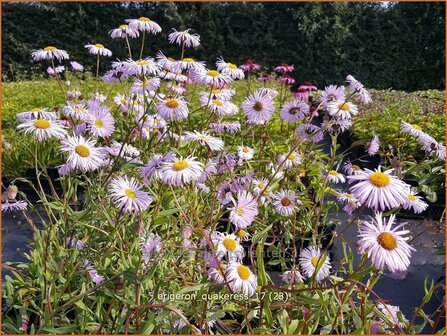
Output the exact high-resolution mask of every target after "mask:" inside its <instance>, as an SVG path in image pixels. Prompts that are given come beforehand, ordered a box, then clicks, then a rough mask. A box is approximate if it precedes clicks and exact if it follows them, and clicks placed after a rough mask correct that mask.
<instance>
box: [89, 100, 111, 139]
mask: <svg viewBox="0 0 447 336" xmlns="http://www.w3.org/2000/svg"><path fill="white" fill-rule="evenodd" d="M86 122H87V125H88V126H87V129H88V130H89V131H90V132H91V133H92V135H94V136H96V137H102V138H106V137H109V136H111V135H112V133H113V132H115V119H114V118H113V116H112V114H111V113H110V111H109V109H108V108H106V107H103V106H100V105H98V106H97V108H95V109H91V111H90V115H89V117H88V118H87V120H86Z"/></svg>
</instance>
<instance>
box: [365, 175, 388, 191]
mask: <svg viewBox="0 0 447 336" xmlns="http://www.w3.org/2000/svg"><path fill="white" fill-rule="evenodd" d="M369 181H370V182H371V183H372V184H374V185H375V186H376V187H379V188H382V187H386V186H387V185H388V184H390V177H389V176H388V175H387V174H385V173H382V172H374V173H372V174H371V175H370V177H369Z"/></svg>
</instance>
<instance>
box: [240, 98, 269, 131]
mask: <svg viewBox="0 0 447 336" xmlns="http://www.w3.org/2000/svg"><path fill="white" fill-rule="evenodd" d="M241 108H242V111H244V113H245V115H246V116H247V122H248V123H250V124H258V125H262V124H264V123H265V122H266V121H268V120H269V119H270V118H271V117H272V115H273V113H274V112H275V105H274V103H273V100H272V98H271V97H270V96H268V95H262V94H261V93H260V92H259V91H255V92H254V93H253V94H251V95H249V96H248V97H247V98H245V100H244V102H243V103H242V105H241Z"/></svg>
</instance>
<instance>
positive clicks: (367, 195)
mask: <svg viewBox="0 0 447 336" xmlns="http://www.w3.org/2000/svg"><path fill="white" fill-rule="evenodd" d="M392 171H393V169H389V170H386V171H384V172H382V171H381V167H380V166H379V169H376V170H375V171H372V170H369V169H365V170H364V171H361V172H359V173H358V174H357V175H351V176H348V180H349V183H355V184H354V185H352V186H351V187H350V188H349V189H350V192H351V193H352V194H353V195H354V196H355V197H356V198H357V199H358V200H359V201H360V203H362V204H365V205H366V206H367V207H368V208H371V209H375V210H381V211H385V210H386V209H394V208H397V207H399V206H401V205H402V204H404V203H405V201H406V199H407V195H408V191H409V189H410V186H409V185H408V184H406V183H404V182H403V181H401V180H399V179H398V178H397V177H396V176H393V175H391V174H390V173H391V172H392Z"/></svg>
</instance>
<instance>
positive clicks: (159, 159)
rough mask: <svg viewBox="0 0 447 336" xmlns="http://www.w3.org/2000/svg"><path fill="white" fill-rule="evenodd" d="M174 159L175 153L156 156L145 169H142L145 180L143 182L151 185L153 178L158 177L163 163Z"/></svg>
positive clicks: (141, 173)
mask: <svg viewBox="0 0 447 336" xmlns="http://www.w3.org/2000/svg"><path fill="white" fill-rule="evenodd" d="M173 157H174V153H173V152H168V153H166V154H165V155H158V154H155V155H154V156H153V157H152V159H151V160H150V161H148V163H147V164H146V165H145V166H144V167H141V168H140V176H141V178H142V179H143V182H144V183H146V184H149V183H150V181H151V179H152V178H153V177H157V174H158V171H159V170H160V168H161V165H162V163H164V162H166V161H168V160H170V159H172V158H173Z"/></svg>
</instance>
